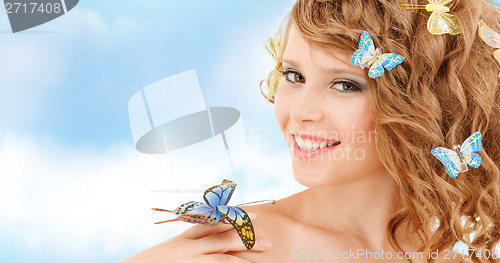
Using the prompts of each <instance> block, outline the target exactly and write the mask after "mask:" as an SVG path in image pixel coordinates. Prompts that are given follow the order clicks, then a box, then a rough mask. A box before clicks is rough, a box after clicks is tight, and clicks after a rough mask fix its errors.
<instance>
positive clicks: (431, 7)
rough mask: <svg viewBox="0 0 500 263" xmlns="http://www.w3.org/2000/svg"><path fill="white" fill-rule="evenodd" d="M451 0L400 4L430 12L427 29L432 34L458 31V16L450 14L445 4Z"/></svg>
mask: <svg viewBox="0 0 500 263" xmlns="http://www.w3.org/2000/svg"><path fill="white" fill-rule="evenodd" d="M452 1H453V0H429V4H426V5H413V4H401V5H403V6H406V9H425V10H427V12H431V16H430V17H429V20H427V30H429V32H431V34H433V35H442V34H447V33H448V34H452V35H456V34H458V33H460V24H459V22H458V18H457V17H456V16H455V15H453V14H450V13H448V12H450V8H449V7H447V6H445V5H447V4H449V3H451V2H452Z"/></svg>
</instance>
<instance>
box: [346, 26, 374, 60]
mask: <svg viewBox="0 0 500 263" xmlns="http://www.w3.org/2000/svg"><path fill="white" fill-rule="evenodd" d="M374 53H375V46H374V45H373V40H372V37H371V36H370V34H368V32H366V31H363V33H361V39H360V41H359V44H358V49H357V50H356V51H354V53H353V54H352V57H351V60H352V64H353V65H361V64H365V63H366V62H368V61H369V60H370V59H371V58H372V57H373V54H374Z"/></svg>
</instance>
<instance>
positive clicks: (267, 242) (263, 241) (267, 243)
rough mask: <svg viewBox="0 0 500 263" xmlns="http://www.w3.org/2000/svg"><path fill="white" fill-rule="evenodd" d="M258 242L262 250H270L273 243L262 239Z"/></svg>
mask: <svg viewBox="0 0 500 263" xmlns="http://www.w3.org/2000/svg"><path fill="white" fill-rule="evenodd" d="M259 242H260V245H261V246H262V247H263V248H270V247H271V246H272V245H273V243H271V241H269V240H266V239H263V238H260V239H259Z"/></svg>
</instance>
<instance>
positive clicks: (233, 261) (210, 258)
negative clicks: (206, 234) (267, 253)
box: [196, 254, 252, 263]
mask: <svg viewBox="0 0 500 263" xmlns="http://www.w3.org/2000/svg"><path fill="white" fill-rule="evenodd" d="M196 262H204V263H205V262H207V263H211V262H214V263H220V262H224V263H252V262H250V261H248V260H245V259H242V258H239V257H235V256H232V255H226V254H211V255H205V256H203V260H199V261H196Z"/></svg>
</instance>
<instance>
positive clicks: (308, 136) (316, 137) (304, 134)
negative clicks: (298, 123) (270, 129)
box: [290, 132, 340, 142]
mask: <svg viewBox="0 0 500 263" xmlns="http://www.w3.org/2000/svg"><path fill="white" fill-rule="evenodd" d="M290 133H291V134H292V135H294V136H299V137H301V138H303V139H309V140H316V141H326V142H340V141H337V140H334V139H328V138H324V137H321V136H317V135H312V134H307V133H300V132H290Z"/></svg>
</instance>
